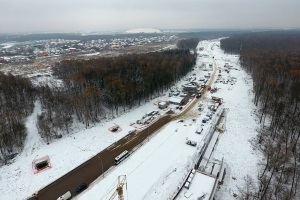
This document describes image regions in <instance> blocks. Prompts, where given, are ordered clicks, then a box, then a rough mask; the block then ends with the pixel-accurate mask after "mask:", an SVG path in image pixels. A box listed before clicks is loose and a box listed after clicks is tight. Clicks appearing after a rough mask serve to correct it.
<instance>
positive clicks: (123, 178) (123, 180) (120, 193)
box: [109, 175, 127, 200]
mask: <svg viewBox="0 0 300 200" xmlns="http://www.w3.org/2000/svg"><path fill="white" fill-rule="evenodd" d="M124 185H126V190H127V179H126V175H121V176H119V177H118V186H117V189H116V190H115V192H114V193H113V194H112V195H111V197H110V198H109V200H113V199H114V198H115V197H116V195H118V199H119V200H124V194H123V186H124Z"/></svg>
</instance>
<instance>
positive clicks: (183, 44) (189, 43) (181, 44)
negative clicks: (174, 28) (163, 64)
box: [177, 38, 200, 49]
mask: <svg viewBox="0 0 300 200" xmlns="http://www.w3.org/2000/svg"><path fill="white" fill-rule="evenodd" d="M199 41H200V40H199V39H198V38H191V39H183V40H179V41H178V42H177V47H178V48H179V49H196V47H197V45H198V43H199Z"/></svg>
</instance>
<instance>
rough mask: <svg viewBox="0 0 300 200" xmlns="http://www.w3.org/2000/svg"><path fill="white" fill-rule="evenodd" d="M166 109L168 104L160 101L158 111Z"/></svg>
mask: <svg viewBox="0 0 300 200" xmlns="http://www.w3.org/2000/svg"><path fill="white" fill-rule="evenodd" d="M167 107H168V104H167V102H165V101H162V102H159V103H158V108H160V109H165V108H167Z"/></svg>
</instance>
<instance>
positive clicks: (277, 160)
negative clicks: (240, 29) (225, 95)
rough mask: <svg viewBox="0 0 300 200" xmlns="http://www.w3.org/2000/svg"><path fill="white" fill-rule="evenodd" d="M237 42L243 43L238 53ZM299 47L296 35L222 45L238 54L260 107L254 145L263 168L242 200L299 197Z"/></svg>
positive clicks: (264, 36) (251, 36)
mask: <svg viewBox="0 0 300 200" xmlns="http://www.w3.org/2000/svg"><path fill="white" fill-rule="evenodd" d="M268 36H269V37H268ZM241 38H242V39H241ZM237 41H242V44H243V47H242V49H241V51H240V48H239V47H240V44H241V43H240V44H239V42H237ZM231 42H232V43H231ZM299 44H300V33H299V32H288V33H287V32H281V33H279V32H276V33H256V34H254V33H252V34H248V35H240V36H233V37H230V38H229V39H225V40H222V41H221V47H222V48H223V50H225V51H226V52H237V51H240V62H241V65H242V66H243V67H244V69H245V70H246V71H247V72H249V73H250V74H251V75H252V77H253V89H254V94H255V97H254V103H255V105H257V106H258V107H259V119H260V123H261V129H260V130H259V134H258V137H257V141H256V142H257V145H258V147H259V148H260V149H261V150H262V152H263V155H264V159H263V160H262V163H263V168H262V170H261V172H260V174H259V175H258V181H259V187H258V188H256V189H254V188H251V187H250V186H251V183H249V182H248V183H247V187H248V188H246V189H245V191H247V192H245V193H244V194H243V195H244V199H287V200H290V199H300V194H299V191H300V170H299V169H300V157H299V155H300V140H299V138H300V105H299V104H300V102H299V101H300V46H299Z"/></svg>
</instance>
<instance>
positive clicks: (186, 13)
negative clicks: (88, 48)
mask: <svg viewBox="0 0 300 200" xmlns="http://www.w3.org/2000/svg"><path fill="white" fill-rule="evenodd" d="M299 10H300V0H151V1H143V0H0V27H1V28H0V33H8V32H10V33H12V32H74V31H75V32H76V31H81V32H84V31H114V30H126V29H133V28H158V29H190V28H193V29H202V28H300V11H299Z"/></svg>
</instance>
